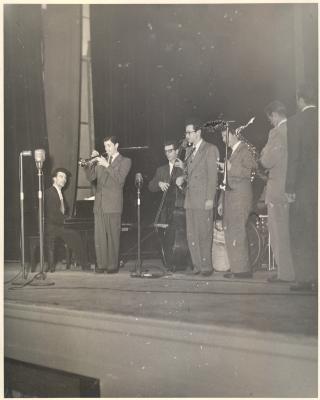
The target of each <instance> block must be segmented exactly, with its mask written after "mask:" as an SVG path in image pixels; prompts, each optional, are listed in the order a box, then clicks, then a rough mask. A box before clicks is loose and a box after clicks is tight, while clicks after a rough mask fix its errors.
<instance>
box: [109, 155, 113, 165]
mask: <svg viewBox="0 0 320 400" xmlns="http://www.w3.org/2000/svg"><path fill="white" fill-rule="evenodd" d="M112 158H113V157H112V156H110V158H109V165H110V164H111V163H112Z"/></svg>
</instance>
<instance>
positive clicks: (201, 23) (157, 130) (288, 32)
mask: <svg viewBox="0 0 320 400" xmlns="http://www.w3.org/2000/svg"><path fill="white" fill-rule="evenodd" d="M314 12H315V13H316V7H314ZM294 29H295V25H294V5H292V4H256V5H254V4H251V5H241V4H233V5H226V4H214V5H213V4H211V5H205V4H202V5H128V4H126V5H92V6H91V40H92V71H93V100H94V119H95V120H94V122H95V134H96V139H97V143H98V144H99V145H100V146H101V145H102V140H103V137H104V136H105V135H106V134H110V133H113V134H117V135H119V136H120V137H121V142H122V143H121V144H122V145H124V146H129V145H131V146H134V145H141V144H145V145H149V146H151V148H154V149H159V148H160V146H161V144H162V142H163V140H164V138H168V137H176V138H180V137H182V136H183V133H184V121H185V119H186V118H188V117H190V116H198V117H200V118H201V119H202V120H203V121H204V122H205V121H207V120H213V119H216V118H221V117H223V118H227V119H231V120H237V121H239V123H245V122H247V121H248V120H249V119H250V118H251V117H252V116H255V117H256V121H255V124H254V126H252V129H251V130H250V133H249V136H250V138H251V139H252V141H253V142H254V144H256V145H257V146H258V147H261V146H262V145H263V144H264V142H265V140H266V134H267V132H268V129H269V125H268V123H267V120H266V118H265V115H264V113H263V109H264V107H265V105H266V104H267V103H268V102H270V101H272V100H274V99H279V100H281V101H283V102H284V103H285V104H286V105H287V107H288V111H289V114H292V113H294V112H295V89H296V81H295V34H294ZM209 140H214V139H213V138H211V139H209Z"/></svg>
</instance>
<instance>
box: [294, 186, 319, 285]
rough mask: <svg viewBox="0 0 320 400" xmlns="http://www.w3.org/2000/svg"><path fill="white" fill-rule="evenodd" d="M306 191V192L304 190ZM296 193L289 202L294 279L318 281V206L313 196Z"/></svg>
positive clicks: (298, 280)
mask: <svg viewBox="0 0 320 400" xmlns="http://www.w3.org/2000/svg"><path fill="white" fill-rule="evenodd" d="M306 193H307V192H306ZM306 193H305V194H304V195H300V196H298V195H297V199H296V201H295V202H294V203H292V204H290V236H291V250H292V257H293V265H294V270H295V280H296V281H297V282H317V281H318V227H317V224H318V208H317V203H316V202H315V201H314V198H316V195H315V196H310V201H308V199H307V198H306V195H307V194H306Z"/></svg>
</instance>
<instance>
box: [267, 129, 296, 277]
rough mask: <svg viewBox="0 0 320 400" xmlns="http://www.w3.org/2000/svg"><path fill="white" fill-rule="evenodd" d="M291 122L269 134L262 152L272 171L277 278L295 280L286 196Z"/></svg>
mask: <svg viewBox="0 0 320 400" xmlns="http://www.w3.org/2000/svg"><path fill="white" fill-rule="evenodd" d="M287 159H288V153H287V123H286V122H284V123H282V124H281V125H280V126H279V127H276V128H273V129H272V130H271V131H270V132H269V138H268V142H267V144H266V145H265V147H264V148H263V149H262V152H261V159H260V161H261V163H262V165H263V166H264V167H265V168H266V169H267V170H268V171H269V176H268V181H267V188H266V198H265V202H266V204H267V207H268V228H269V233H270V243H271V248H272V251H273V254H274V258H275V260H276V263H277V266H278V271H277V276H278V278H279V279H281V280H284V281H292V280H294V270H293V263H292V256H291V248H290V237H289V203H288V200H287V198H286V195H285V185H286V175H287Z"/></svg>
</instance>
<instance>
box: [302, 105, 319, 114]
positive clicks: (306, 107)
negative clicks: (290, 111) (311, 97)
mask: <svg viewBox="0 0 320 400" xmlns="http://www.w3.org/2000/svg"><path fill="white" fill-rule="evenodd" d="M308 108H316V106H314V105H313V104H310V105H309V106H305V107H303V109H302V110H301V111H302V112H303V111H304V110H307V109H308Z"/></svg>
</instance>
